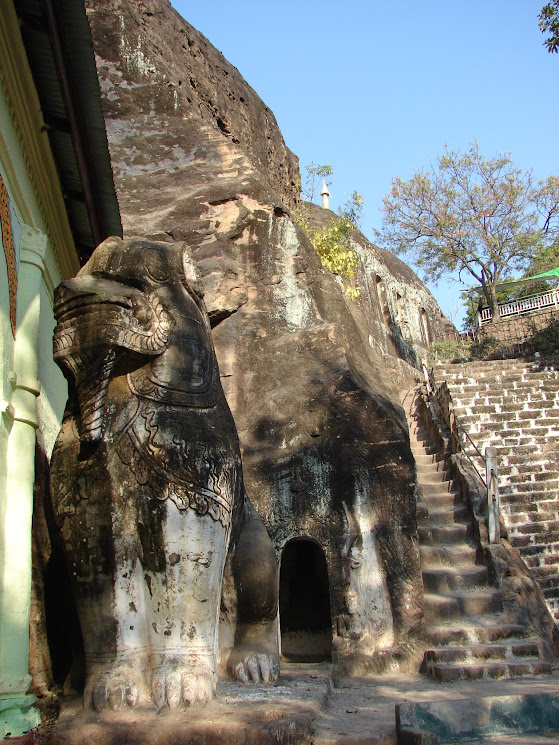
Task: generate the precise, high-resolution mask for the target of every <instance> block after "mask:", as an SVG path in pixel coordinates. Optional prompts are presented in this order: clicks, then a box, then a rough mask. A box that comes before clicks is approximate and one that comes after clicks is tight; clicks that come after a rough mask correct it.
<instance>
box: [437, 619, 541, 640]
mask: <svg viewBox="0 0 559 745" xmlns="http://www.w3.org/2000/svg"><path fill="white" fill-rule="evenodd" d="M484 621H485V622H486V624H485V625H478V624H475V623H473V624H472V623H469V622H468V621H467V620H466V619H463V620H462V621H461V622H460V623H457V624H452V623H445V624H434V625H433V626H431V627H430V628H427V629H426V630H425V637H426V639H427V641H428V643H429V644H432V645H433V646H437V647H443V646H445V647H446V646H463V645H471V644H492V643H494V642H498V641H503V640H505V639H507V640H511V639H514V640H515V641H518V640H522V639H523V638H524V637H526V635H527V630H526V628H525V627H524V626H519V625H516V624H507V623H500V622H499V617H498V616H497V617H490V621H491V623H489V624H487V619H484Z"/></svg>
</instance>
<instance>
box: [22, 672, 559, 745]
mask: <svg viewBox="0 0 559 745" xmlns="http://www.w3.org/2000/svg"><path fill="white" fill-rule="evenodd" d="M558 690H559V673H558V672H557V671H556V672H554V673H553V675H552V676H542V677H541V678H533V679H519V680H514V681H478V682H473V683H454V684H445V685H441V684H439V683H436V682H435V681H433V680H431V679H428V678H426V677H424V676H422V675H398V676H382V677H381V676H378V677H359V678H341V679H336V678H335V677H334V676H333V671H332V666H331V664H329V663H313V664H295V663H286V664H284V665H283V668H282V675H281V676H280V680H279V681H278V684H277V686H276V687H275V688H272V689H266V688H253V687H250V686H243V685H242V684H239V683H233V682H222V683H220V685H219V688H218V696H217V698H216V701H215V702H212V703H211V704H209V705H208V706H207V707H205V708H204V709H197V710H192V712H188V711H187V712H181V713H180V714H175V713H172V714H170V713H167V714H165V715H161V714H160V715H157V714H155V713H154V712H149V713H146V714H145V715H144V714H140V713H139V712H137V711H136V710H134V712H133V716H132V713H131V712H126V713H125V714H124V715H119V714H118V713H113V712H108V713H106V714H103V715H91V714H89V715H87V714H85V713H84V712H83V709H82V707H81V705H80V702H79V701H77V700H74V701H64V700H62V714H61V717H60V724H59V725H58V727H57V730H56V731H57V732H58V733H59V734H58V735H57V736H55V737H54V738H53V735H52V731H53V725H55V723H56V719H57V715H58V708H59V702H58V700H57V699H54V700H52V701H50V702H47V701H44V700H43V701H42V702H40V704H39V705H40V708H41V710H42V714H43V726H42V727H41V730H40V732H39V733H37V736H36V739H35V743H37V745H53V743H57V744H58V743H60V745H62V743H64V744H66V743H69V745H82V743H84V744H85V743H87V745H97V743H104V742H109V739H107V733H108V732H109V730H110V731H112V732H114V731H116V730H117V729H118V727H122V728H123V731H126V732H127V733H128V732H130V731H131V729H133V728H134V727H141V729H143V730H144V732H145V733H146V735H145V737H144V739H139V740H137V741H138V742H141V743H142V745H143V743H145V745H149V744H150V743H151V742H154V743H155V742H157V743H159V742H162V743H163V742H164V739H167V738H164V737H163V734H164V732H165V731H168V733H169V739H168V742H173V743H174V742H179V740H177V739H176V738H177V733H178V732H179V731H182V730H181V728H182V729H184V731H185V732H186V730H188V731H190V730H191V729H192V732H193V733H194V732H197V733H200V732H201V730H200V728H201V727H203V728H205V729H204V731H205V732H206V734H205V735H204V736H203V737H204V738H208V742H211V741H216V742H217V741H218V740H217V739H215V737H214V736H211V737H210V734H211V732H213V733H214V734H215V733H216V732H219V733H220V738H219V741H220V742H226V743H229V742H231V743H236V742H245V741H247V742H248V741H250V742H251V743H252V742H257V741H259V740H260V741H261V742H262V745H264V744H265V743H266V740H267V739H268V737H270V739H269V742H270V743H282V742H283V741H284V739H285V738H287V739H285V742H286V743H287V742H289V743H290V745H295V743H299V742H301V743H311V744H312V745H396V730H395V705H396V704H397V703H405V702H420V701H435V700H452V699H461V698H478V697H484V696H505V695H514V694H526V693H549V692H557V691H558ZM163 716H165V717H166V718H165V719H163V718H162V717H163ZM80 717H81V718H83V721H84V726H85V725H87V727H89V729H87V727H86V729H84V731H83V736H82V735H77V734H76V735H75V739H74V737H72V736H70V739H68V732H67V729H65V727H66V728H67V727H68V726H69V722H70V720H72V726H76V725H75V723H76V721H78V720H79V719H80ZM142 717H143V719H142ZM290 717H291V718H292V719H293V720H294V721H295V720H296V724H297V726H296V727H295V725H290V724H289V719H290ZM243 721H246V722H247V726H248V727H249V728H250V727H251V726H253V725H254V726H256V730H254V726H253V730H251V732H252V734H251V735H250V736H248V735H246V733H245V734H243V733H242V732H241V730H242V728H243ZM142 722H143V723H142ZM278 722H280V723H283V725H285V726H283V728H282V727H280V728H279V729H278V728H277V726H276V724H277V723H278ZM272 723H275V724H274V726H275V729H274V728H272V727H271V726H270V725H271V724H272ZM93 725H95V727H93V729H92V726H93ZM154 727H155V728H156V729H157V730H158V732H159V736H158V738H157V739H153V740H152V738H151V736H150V734H149V733H150V732H152V730H153V728H154ZM228 727H229V728H231V729H230V735H229V739H228V736H227V734H226V732H227V728H228ZM239 727H240V728H241V730H239ZM290 727H291V729H290ZM78 729H79V728H78ZM78 729H76V732H77V731H78ZM279 730H281V732H284V733H285V738H284V736H283V735H282V734H281V732H280V731H279ZM86 731H87V732H88V733H89V734H86ZM247 731H248V730H247ZM103 732H104V733H105V734H104V735H103ZM257 732H258V733H260V734H257ZM92 733H95V734H92ZM289 733H290V734H289ZM62 735H64V737H62ZM192 736H193V738H194V739H193V740H192V742H198V741H201V740H198V739H197V738H198V737H201V736H202V735H200V734H196V736H195V735H194V734H193V735H192ZM222 737H225V739H224V740H222V739H221V738H222ZM255 738H256V739H255ZM125 740H126V742H136V740H134V739H131V740H128V736H127V737H126V738H125ZM205 741H206V739H204V742H205ZM110 742H111V745H113V743H117V742H118V740H115V739H114V736H111V738H110ZM180 742H181V743H182V742H188V738H187V739H184V740H183V738H182V737H181V738H180ZM470 742H472V743H474V745H480V744H481V743H483V745H489V744H490V743H495V745H503V744H504V743H511V745H543V743H545V744H546V745H559V734H558V733H542V734H541V735H530V736H520V735H519V736H517V737H511V736H507V737H506V738H496V739H491V740H480V739H478V740H473V741H470Z"/></svg>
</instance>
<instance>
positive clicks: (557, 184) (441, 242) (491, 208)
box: [376, 143, 559, 320]
mask: <svg viewBox="0 0 559 745" xmlns="http://www.w3.org/2000/svg"><path fill="white" fill-rule="evenodd" d="M558 205H559V179H557V178H555V177H551V178H549V179H548V180H547V181H545V182H540V183H535V182H534V179H533V178H532V173H531V172H530V171H527V172H523V171H521V170H520V169H518V168H516V166H515V165H514V163H513V161H512V160H511V158H510V156H509V155H497V156H496V157H495V158H488V159H486V158H485V157H484V156H483V155H482V154H481V153H480V152H479V146H478V144H477V143H474V144H473V145H471V146H470V149H469V150H467V151H466V152H464V153H461V152H459V151H457V152H454V151H449V150H448V149H445V151H444V153H443V154H442V155H440V156H439V157H438V158H437V162H436V164H434V165H433V166H432V167H431V168H430V169H429V170H419V171H416V173H415V174H414V175H413V176H412V178H411V179H409V180H408V181H404V180H402V179H400V178H396V179H394V180H393V182H392V191H391V193H390V194H389V195H387V196H386V197H384V200H383V208H382V212H383V223H382V230H381V231H380V232H379V231H376V233H377V238H378V239H379V240H380V241H381V242H382V243H384V244H385V245H386V246H387V247H388V248H390V249H392V250H393V251H394V252H395V253H398V254H400V253H403V254H407V256H408V257H409V258H410V259H412V260H413V261H415V263H416V264H417V266H419V267H420V269H422V270H423V272H424V274H425V275H426V276H427V277H429V279H431V280H433V281H435V282H436V281H438V280H439V279H441V278H442V277H444V276H448V275H450V274H452V273H454V272H456V271H457V272H458V273H459V277H460V279H462V274H463V273H465V274H466V276H468V275H469V276H470V277H472V278H473V279H474V280H475V281H476V282H477V283H479V284H480V285H481V289H482V292H483V295H484V297H485V300H486V302H487V304H488V305H489V306H490V307H491V311H492V317H493V319H494V320H496V319H498V317H499V309H498V300H497V291H496V285H497V283H498V282H499V281H501V280H502V279H504V278H505V277H506V276H507V273H509V272H511V271H513V270H522V269H525V268H526V266H527V265H528V264H529V261H530V259H531V257H532V256H533V255H534V254H535V253H536V252H538V251H540V250H541V249H542V247H544V246H545V245H547V244H549V243H551V242H552V241H553V237H554V235H555V234H556V232H557V217H558V209H559V207H558Z"/></svg>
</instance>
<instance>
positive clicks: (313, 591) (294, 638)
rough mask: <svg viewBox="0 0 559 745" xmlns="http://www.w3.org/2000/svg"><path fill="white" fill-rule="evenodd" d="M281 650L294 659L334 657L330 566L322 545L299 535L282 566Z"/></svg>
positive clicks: (283, 555)
mask: <svg viewBox="0 0 559 745" xmlns="http://www.w3.org/2000/svg"><path fill="white" fill-rule="evenodd" d="M279 597H280V628H281V651H282V654H283V656H284V657H287V658H288V659H290V660H293V661H299V662H311V661H322V660H329V659H331V658H332V616H331V613H330V588H329V584H328V568H327V566H326V557H325V556H324V551H323V550H322V548H321V547H320V546H319V545H318V544H317V543H315V542H314V541H311V540H308V539H304V538H295V539H294V540H292V541H289V543H287V544H286V545H285V547H284V549H283V553H282V557H281V568H280V592H279Z"/></svg>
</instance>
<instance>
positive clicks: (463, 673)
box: [429, 660, 552, 683]
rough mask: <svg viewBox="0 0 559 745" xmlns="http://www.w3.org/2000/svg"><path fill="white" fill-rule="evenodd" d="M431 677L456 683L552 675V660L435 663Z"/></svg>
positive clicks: (431, 670) (430, 671)
mask: <svg viewBox="0 0 559 745" xmlns="http://www.w3.org/2000/svg"><path fill="white" fill-rule="evenodd" d="M429 673H430V675H431V677H433V678H434V679H435V680H438V681H439V682H441V683H456V682H458V681H460V680H511V679H513V678H532V677H534V676H536V675H551V673H552V665H551V663H550V662H543V661H541V660H535V661H526V662H493V663H478V664H476V663H473V664H469V665H467V664H461V665H445V664H442V663H439V664H433V665H432V667H431V669H430V670H429Z"/></svg>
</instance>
